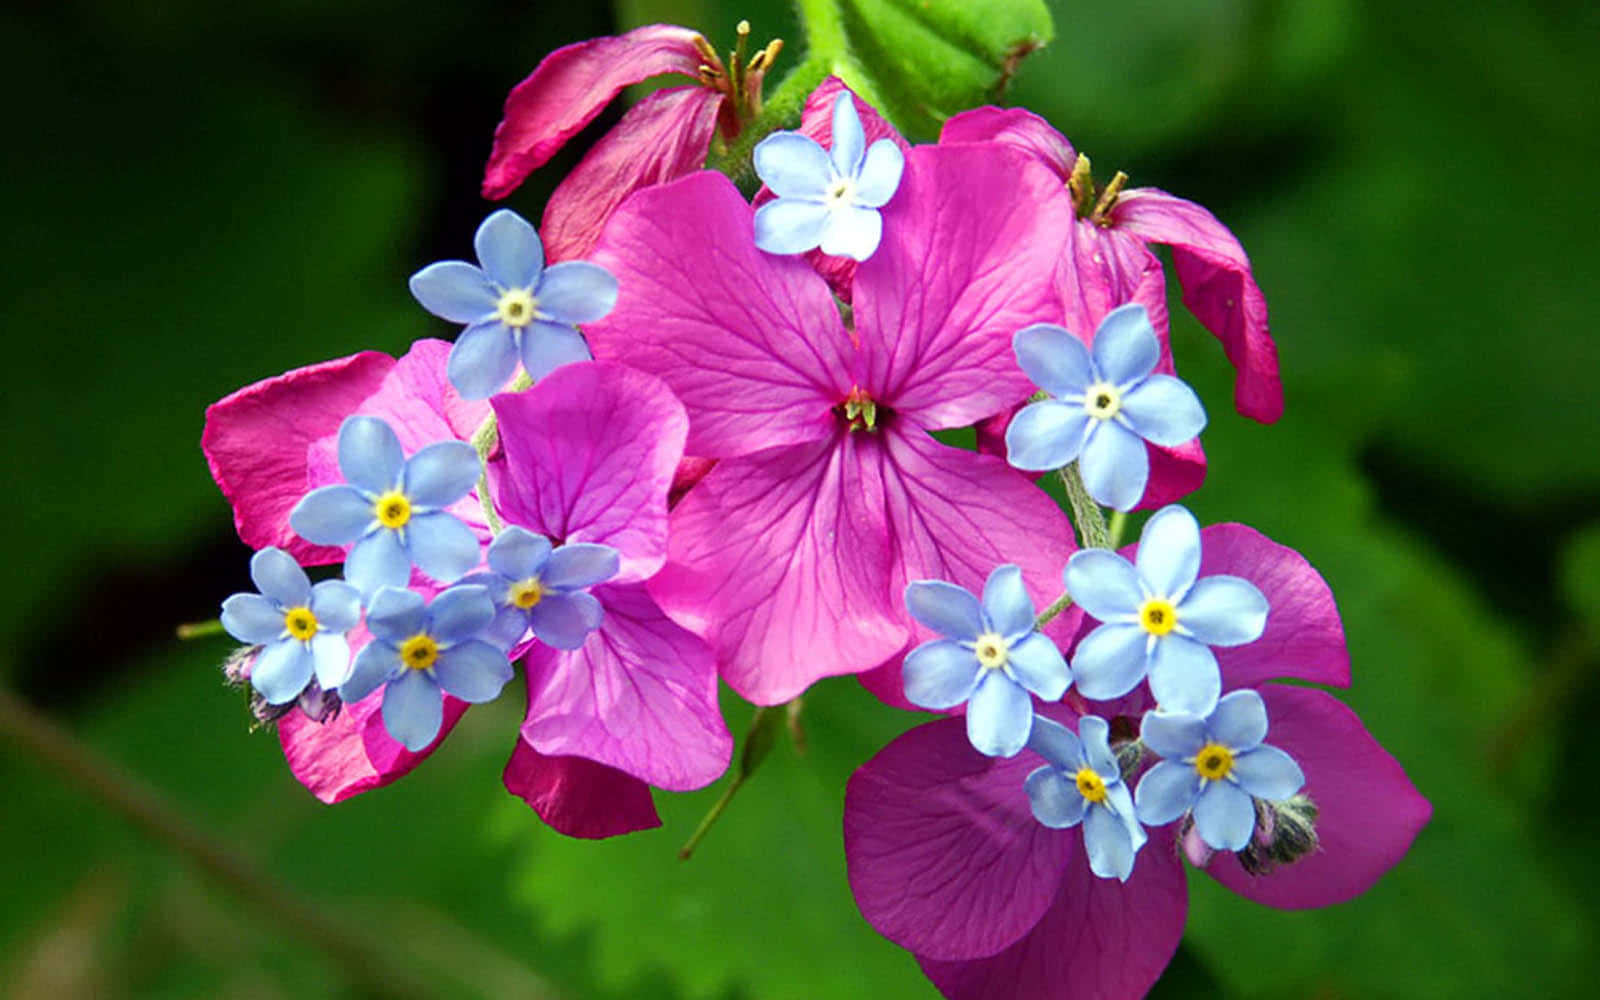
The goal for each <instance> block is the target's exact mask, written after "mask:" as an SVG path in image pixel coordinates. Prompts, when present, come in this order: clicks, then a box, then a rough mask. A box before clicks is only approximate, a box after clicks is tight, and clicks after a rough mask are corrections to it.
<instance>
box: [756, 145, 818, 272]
mask: <svg viewBox="0 0 1600 1000" xmlns="http://www.w3.org/2000/svg"><path fill="white" fill-rule="evenodd" d="M751 156H752V159H753V160H754V162H755V167H756V176H757V177H760V178H761V183H763V184H765V185H766V186H767V188H768V189H769V190H771V191H772V193H773V194H775V195H777V196H778V197H779V198H808V199H811V200H814V201H817V202H820V201H821V200H822V198H823V197H824V196H825V195H826V194H827V191H828V185H829V184H830V183H832V181H833V167H832V165H831V162H830V161H829V158H828V152H827V150H825V149H823V148H822V146H821V145H819V144H818V143H817V141H816V140H815V139H812V138H811V137H810V136H807V135H801V134H800V133H799V132H774V133H772V134H771V135H769V136H767V137H766V138H765V139H762V140H761V141H760V142H758V143H756V148H755V150H754V151H753V152H752V154H751ZM768 204H771V203H770V202H769V203H768ZM758 245H759V244H758Z"/></svg>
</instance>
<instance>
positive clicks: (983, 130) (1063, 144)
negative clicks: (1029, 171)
mask: <svg viewBox="0 0 1600 1000" xmlns="http://www.w3.org/2000/svg"><path fill="white" fill-rule="evenodd" d="M957 142H1000V143H1004V144H1006V145H1008V146H1011V147H1014V148H1016V149H1020V150H1022V151H1023V152H1025V153H1028V154H1029V155H1031V156H1032V157H1033V158H1034V159H1036V160H1038V161H1039V162H1040V163H1043V164H1044V165H1045V166H1047V167H1049V168H1050V169H1051V171H1052V172H1054V173H1055V175H1056V176H1057V177H1058V178H1060V179H1061V180H1062V181H1065V180H1066V179H1067V178H1069V177H1071V176H1072V167H1073V165H1074V164H1075V163H1077V160H1078V154H1077V152H1076V151H1074V150H1073V148H1072V143H1070V142H1068V141H1067V137H1066V136H1064V135H1062V134H1061V133H1060V132H1057V131H1056V130H1055V129H1054V128H1053V127H1051V125H1050V123H1049V122H1047V121H1045V120H1044V119H1043V118H1040V117H1039V116H1038V115H1036V114H1034V113H1033V112H1032V111H1028V110H1026V109H1024V108H995V107H988V108H973V109H972V110H971V111H963V112H961V113H960V114H958V115H955V116H953V117H952V118H950V120H949V121H946V122H945V123H944V129H943V130H942V131H940V133H939V145H941V146H944V145H949V144H951V143H957Z"/></svg>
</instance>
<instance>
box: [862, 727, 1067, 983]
mask: <svg viewBox="0 0 1600 1000" xmlns="http://www.w3.org/2000/svg"><path fill="white" fill-rule="evenodd" d="M1038 763H1039V762H1038V760H1037V759H1036V758H1034V757H1033V756H1032V755H1031V754H1022V755H1019V756H1017V757H1015V758H1012V759H1009V760H1006V759H993V760H991V759H990V758H986V757H984V756H983V755H982V754H980V753H978V752H977V751H976V750H974V749H972V747H971V746H969V745H968V743H967V731H966V724H965V723H964V722H963V721H962V720H960V719H942V720H940V721H938V722H931V723H928V724H926V725H922V726H918V727H917V728H915V729H912V730H910V731H909V732H906V733H903V734H901V735H900V736H899V737H897V738H896V739H895V740H894V741H893V742H892V743H890V744H889V745H888V746H886V747H884V748H883V749H882V750H880V751H879V752H878V753H877V755H876V756H874V757H873V758H872V759H871V760H869V761H867V762H866V763H865V764H863V765H861V767H860V768H858V769H857V770H856V772H855V774H853V775H851V777H850V782H849V784H848V785H846V787H845V799H844V849H845V860H846V864H847V866H848V871H849V876H850V888H851V891H852V892H854V893H855V897H856V905H857V906H859V907H860V908H861V914H862V916H864V917H866V918H867V922H868V923H870V924H872V926H874V927H876V928H877V929H878V930H879V931H880V932H881V933H882V934H883V935H884V936H885V937H887V938H889V939H890V940H891V941H894V942H895V943H896V944H899V945H901V946H902V947H905V948H909V949H911V950H912V951H914V952H916V953H917V954H919V955H928V956H937V957H939V958H944V959H965V958H978V957H982V956H984V955H992V954H994V953H995V952H997V951H999V950H1001V949H1003V948H1005V947H1006V946H1008V945H1010V944H1011V943H1012V942H1013V941H1016V940H1017V939H1018V938H1019V937H1021V936H1022V935H1023V934H1025V933H1027V932H1028V930H1029V928H1031V927H1033V925H1034V924H1035V923H1036V922H1037V921H1038V920H1039V918H1040V916H1041V914H1043V913H1044V911H1045V909H1046V908H1047V907H1049V905H1050V903H1051V901H1052V900H1053V899H1054V898H1055V896H1056V889H1057V886H1058V884H1059V882H1060V878H1061V872H1062V870H1063V869H1064V868H1065V867H1066V865H1067V858H1068V852H1069V851H1071V850H1073V849H1076V850H1078V851H1079V852H1080V854H1081V851H1082V848H1081V847H1080V846H1079V845H1078V843H1077V838H1076V837H1073V836H1070V835H1068V834H1066V833H1064V832H1063V831H1059V830H1051V829H1049V828H1047V827H1045V826H1042V825H1041V824H1039V823H1038V822H1037V821H1036V820H1035V819H1034V818H1033V813H1032V811H1031V810H1030V808H1029V806H1028V796H1027V795H1026V793H1024V792H1023V787H1022V783H1023V780H1024V779H1025V778H1026V777H1027V776H1028V772H1029V771H1031V770H1032V769H1034V768H1035V767H1037V766H1038ZM1012 995H1014V996H1018V995H1025V994H1012Z"/></svg>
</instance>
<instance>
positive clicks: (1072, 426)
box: [1006, 303, 1206, 511]
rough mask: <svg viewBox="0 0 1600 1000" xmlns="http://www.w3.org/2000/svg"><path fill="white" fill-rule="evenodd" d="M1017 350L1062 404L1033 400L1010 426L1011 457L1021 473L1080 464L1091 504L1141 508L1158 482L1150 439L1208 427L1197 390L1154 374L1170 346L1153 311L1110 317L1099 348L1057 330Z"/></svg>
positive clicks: (1180, 436)
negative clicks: (1148, 487)
mask: <svg viewBox="0 0 1600 1000" xmlns="http://www.w3.org/2000/svg"><path fill="white" fill-rule="evenodd" d="M1011 343H1012V348H1013V349H1014V350H1015V351H1016V353H1017V364H1019V365H1021V367H1022V370H1023V371H1024V372H1025V373H1027V376H1028V378H1030V379H1032V380H1033V383H1034V384H1035V385H1037V386H1038V387H1039V388H1041V389H1043V390H1044V391H1045V392H1047V393H1049V394H1050V395H1051V396H1053V397H1054V398H1053V399H1045V400H1040V401H1039V402H1036V403H1029V404H1028V405H1027V406H1025V407H1023V408H1022V410H1021V411H1020V412H1018V413H1017V415H1016V416H1015V417H1014V418H1012V421H1011V425H1010V426H1009V427H1007V428H1006V458H1007V460H1008V461H1009V462H1010V463H1011V464H1012V465H1014V466H1016V467H1017V468H1019V469H1027V470H1030V471H1035V472H1038V471H1045V470H1049V469H1059V468H1061V467H1062V466H1065V465H1067V464H1068V463H1070V462H1072V461H1074V460H1076V461H1077V463H1078V469H1079V471H1080V472H1081V473H1082V475H1083V484H1084V486H1085V487H1086V488H1087V489H1088V491H1089V495H1090V496H1091V497H1094V499H1095V500H1096V501H1097V502H1098V503H1102V504H1105V505H1106V506H1107V507H1112V508H1115V509H1116V510H1122V511H1126V510H1132V509H1133V507H1134V505H1135V504H1137V503H1138V502H1139V499H1140V498H1141V497H1143V496H1144V488H1145V484H1146V483H1147V482H1148V481H1149V479H1150V456H1149V454H1148V453H1147V452H1146V451H1145V442H1146V441H1148V442H1150V443H1151V444H1154V445H1160V446H1162V447H1171V446H1173V445H1180V444H1183V443H1184V442H1186V441H1189V440H1191V439H1193V438H1194V437H1195V436H1197V435H1198V434H1199V433H1200V432H1201V431H1202V430H1203V429H1205V425H1206V413H1205V410H1204V409H1203V408H1202V407H1201V406H1200V399H1199V397H1198V396H1196V395H1195V394H1194V390H1193V389H1190V388H1189V387H1188V386H1187V385H1186V384H1184V382H1183V381H1182V380H1181V379H1178V378H1175V377H1173V376H1171V375H1155V374H1152V372H1153V371H1154V370H1155V367H1156V362H1157V361H1159V360H1160V359H1161V344H1160V342H1159V341H1157V340H1156V333H1155V330H1154V329H1152V328H1151V326H1150V317H1149V314H1147V313H1146V312H1145V308H1144V306H1141V305H1138V304H1136V303H1135V304H1132V305H1125V306H1119V307H1117V308H1116V309H1113V310H1112V311H1111V312H1109V313H1107V314H1106V318H1105V319H1103V320H1101V321H1100V328H1099V329H1098V330H1096V331H1095V334H1094V347H1093V348H1092V349H1091V348H1085V347H1084V346H1083V343H1082V342H1081V341H1080V340H1078V338H1077V337H1074V336H1073V335H1072V334H1071V333H1069V332H1067V331H1066V330H1065V329H1063V328H1062V327H1059V326H1054V325H1052V324H1050V323H1035V324H1034V325H1033V326H1030V327H1026V328H1024V329H1022V330H1019V331H1017V335H1016V336H1015V337H1013V338H1012V342H1011Z"/></svg>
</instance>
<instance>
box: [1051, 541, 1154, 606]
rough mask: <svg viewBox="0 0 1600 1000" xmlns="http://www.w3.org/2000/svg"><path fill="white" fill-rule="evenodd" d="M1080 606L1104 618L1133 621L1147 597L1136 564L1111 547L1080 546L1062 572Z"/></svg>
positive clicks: (1068, 587)
mask: <svg viewBox="0 0 1600 1000" xmlns="http://www.w3.org/2000/svg"><path fill="white" fill-rule="evenodd" d="M1061 580H1062V582H1063V583H1065V584H1066V586H1067V593H1069V594H1071V595H1072V599H1073V601H1075V602H1076V603H1077V605H1078V607H1080V608H1082V609H1083V610H1084V611H1086V612H1088V613H1089V614H1090V615H1092V616H1093V617H1095V618H1098V619H1100V620H1101V621H1103V622H1109V621H1124V620H1126V621H1132V620H1134V619H1136V618H1137V617H1138V615H1139V605H1140V604H1141V603H1142V602H1143V601H1144V598H1145V593H1144V587H1143V585H1142V584H1141V583H1140V580H1139V572H1138V570H1136V569H1134V568H1133V564H1132V563H1130V562H1129V561H1128V560H1126V559H1124V558H1122V557H1121V556H1119V555H1117V554H1116V553H1115V552H1112V551H1111V550H1109V549H1079V550H1078V551H1077V552H1074V553H1073V554H1072V558H1070V559H1068V560H1067V568H1066V570H1065V571H1063V572H1062V574H1061Z"/></svg>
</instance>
